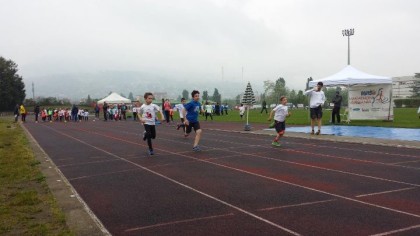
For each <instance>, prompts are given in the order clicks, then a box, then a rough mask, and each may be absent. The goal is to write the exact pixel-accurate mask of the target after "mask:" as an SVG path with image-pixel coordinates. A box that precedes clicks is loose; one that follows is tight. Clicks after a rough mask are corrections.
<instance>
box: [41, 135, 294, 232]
mask: <svg viewBox="0 0 420 236" xmlns="http://www.w3.org/2000/svg"><path fill="white" fill-rule="evenodd" d="M47 128H49V127H47ZM49 129H51V130H52V131H54V132H56V133H59V134H61V135H63V136H66V137H68V138H70V139H73V140H76V141H78V142H80V143H82V144H84V145H86V146H89V147H92V148H94V149H96V150H98V151H102V152H104V153H106V154H108V155H110V156H113V157H115V158H118V159H121V160H123V161H126V162H128V163H130V164H132V165H134V166H137V167H139V168H141V169H143V170H145V171H148V172H150V173H152V174H154V175H157V176H159V177H161V178H164V179H166V180H168V181H170V182H172V183H175V184H177V185H179V186H181V187H184V188H186V189H189V190H191V191H193V192H196V193H198V194H200V195H203V196H205V197H207V198H210V199H212V200H214V201H216V202H219V203H221V204H223V205H225V206H228V207H230V208H233V209H235V210H237V211H239V212H242V213H244V214H246V215H248V216H251V217H253V218H255V219H257V220H260V221H262V222H265V223H267V224H269V225H271V226H274V227H276V228H278V229H281V230H283V231H285V232H288V233H290V234H292V235H296V236H299V235H300V234H299V233H297V232H294V231H292V230H290V229H288V228H286V227H284V226H281V225H278V224H276V223H274V222H271V221H269V220H267V219H265V218H263V217H260V216H258V215H255V214H253V213H251V212H249V211H247V210H245V209H242V208H240V207H238V206H235V205H233V204H230V203H228V202H226V201H223V200H221V199H219V198H217V197H214V196H212V195H210V194H207V193H204V192H202V191H200V190H198V189H195V188H193V187H191V186H189V185H186V184H183V183H181V182H179V181H177V180H175V179H172V178H170V177H168V176H165V175H163V174H160V173H158V172H156V171H153V170H151V169H148V168H146V167H144V166H142V165H140V164H137V163H135V162H133V161H130V160H127V159H124V158H122V157H120V156H118V155H116V154H114V153H111V152H108V151H106V150H104V149H101V148H99V147H96V146H94V145H91V144H89V143H87V142H85V141H83V140H80V139H78V138H75V137H72V136H70V135H68V134H65V133H63V132H61V131H56V130H54V129H52V128H49ZM121 141H126V140H121ZM127 142H129V141H127ZM130 143H132V142H130ZM134 144H136V145H138V144H137V143H134ZM155 149H156V148H155ZM161 151H164V152H168V153H172V152H169V151H165V150H161ZM173 154H175V153H173ZM175 155H176V154H175ZM178 155H180V154H178ZM182 156H185V155H182ZM186 157H188V156H186ZM192 159H194V158H192ZM200 161H201V160H200Z"/></svg>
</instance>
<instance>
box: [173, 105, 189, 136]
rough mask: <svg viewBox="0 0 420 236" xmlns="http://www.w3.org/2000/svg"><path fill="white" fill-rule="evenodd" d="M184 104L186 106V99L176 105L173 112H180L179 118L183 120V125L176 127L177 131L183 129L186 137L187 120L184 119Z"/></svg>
mask: <svg viewBox="0 0 420 236" xmlns="http://www.w3.org/2000/svg"><path fill="white" fill-rule="evenodd" d="M184 104H185V98H181V103H180V104H176V105H175V107H174V109H173V110H174V111H178V112H179V118H180V119H181V124H178V125H177V126H176V129H177V130H179V129H180V128H181V127H182V130H183V131H184V135H186V133H185V125H184V121H185V118H184V114H183V110H184Z"/></svg>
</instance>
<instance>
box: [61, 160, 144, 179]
mask: <svg viewBox="0 0 420 236" xmlns="http://www.w3.org/2000/svg"><path fill="white" fill-rule="evenodd" d="M119 161H121V160H119ZM138 170H139V168H132V169H126V170H120V171H112V172H104V173H101V174H97V175H84V176H79V177H75V178H69V179H68V180H79V179H87V178H93V177H99V176H106V175H113V174H120V173H124V172H130V171H138Z"/></svg>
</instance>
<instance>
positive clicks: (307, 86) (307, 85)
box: [305, 77, 313, 91]
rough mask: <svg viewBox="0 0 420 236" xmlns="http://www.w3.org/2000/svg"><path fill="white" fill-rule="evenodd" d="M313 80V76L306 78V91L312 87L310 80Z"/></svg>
mask: <svg viewBox="0 0 420 236" xmlns="http://www.w3.org/2000/svg"><path fill="white" fill-rule="evenodd" d="M312 80H313V79H312V77H309V78H308V79H307V80H306V88H305V91H306V90H309V89H310V88H309V82H311V81H312Z"/></svg>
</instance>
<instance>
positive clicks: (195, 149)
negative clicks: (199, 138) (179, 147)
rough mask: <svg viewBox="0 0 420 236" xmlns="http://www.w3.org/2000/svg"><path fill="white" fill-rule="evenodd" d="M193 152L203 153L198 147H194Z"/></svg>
mask: <svg viewBox="0 0 420 236" xmlns="http://www.w3.org/2000/svg"><path fill="white" fill-rule="evenodd" d="M193 151H194V152H199V151H201V149H200V147H199V146H198V145H197V146H195V147H193Z"/></svg>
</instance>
